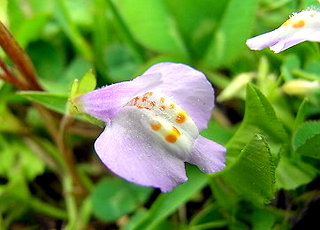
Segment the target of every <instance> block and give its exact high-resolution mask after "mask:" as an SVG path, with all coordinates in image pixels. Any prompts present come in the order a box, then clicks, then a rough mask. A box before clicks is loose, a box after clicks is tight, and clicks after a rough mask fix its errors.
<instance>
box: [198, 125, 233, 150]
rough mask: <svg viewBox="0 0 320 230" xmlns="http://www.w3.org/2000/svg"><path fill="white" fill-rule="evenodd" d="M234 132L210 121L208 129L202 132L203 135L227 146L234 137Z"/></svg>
mask: <svg viewBox="0 0 320 230" xmlns="http://www.w3.org/2000/svg"><path fill="white" fill-rule="evenodd" d="M233 133H234V131H233V130H232V129H231V128H227V127H224V126H222V125H219V124H218V123H217V122H215V121H209V124H208V128H207V129H205V130H203V131H201V135H202V136H204V137H206V138H208V139H210V140H214V141H216V142H218V143H219V144H222V145H226V144H227V143H228V141H229V140H230V138H231V137H232V135H233Z"/></svg>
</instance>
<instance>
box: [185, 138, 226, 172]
mask: <svg viewBox="0 0 320 230" xmlns="http://www.w3.org/2000/svg"><path fill="white" fill-rule="evenodd" d="M225 153H226V149H225V147H223V146H222V145H219V144H218V143H215V142H213V141H211V140H209V139H207V138H204V137H202V136H199V137H198V138H197V139H196V141H195V144H194V147H193V152H192V153H191V154H190V157H189V159H188V160H187V162H189V163H191V164H194V165H197V166H198V167H199V169H200V170H201V171H203V172H205V173H214V172H217V171H220V170H222V169H223V168H224V167H225V164H224V161H225Z"/></svg>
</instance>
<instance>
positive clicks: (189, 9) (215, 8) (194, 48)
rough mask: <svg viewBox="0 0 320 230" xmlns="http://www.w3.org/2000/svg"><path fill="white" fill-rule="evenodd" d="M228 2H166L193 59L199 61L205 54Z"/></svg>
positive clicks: (192, 0)
mask: <svg viewBox="0 0 320 230" xmlns="http://www.w3.org/2000/svg"><path fill="white" fill-rule="evenodd" d="M228 2H229V1H216V0H201V1H198V2H197V3H196V4H195V2H194V0H175V1H171V0H165V3H166V5H167V8H168V9H169V11H170V14H171V15H172V16H173V18H174V19H175V21H176V23H177V27H178V28H179V30H180V31H181V34H182V36H183V39H184V41H185V43H186V45H187V46H188V49H189V51H190V52H191V55H192V59H194V60H198V59H200V58H201V57H202V56H203V55H204V54H205V51H206V49H207V47H208V45H209V43H210V40H211V37H212V34H213V33H214V29H215V28H216V27H217V26H218V23H219V21H220V20H221V16H222V15H223V12H224V10H225V8H226V6H227V5H228Z"/></svg>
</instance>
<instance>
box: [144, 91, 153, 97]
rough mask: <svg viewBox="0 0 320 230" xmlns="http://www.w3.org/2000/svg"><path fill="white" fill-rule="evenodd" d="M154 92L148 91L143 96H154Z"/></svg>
mask: <svg viewBox="0 0 320 230" xmlns="http://www.w3.org/2000/svg"><path fill="white" fill-rule="evenodd" d="M152 94H153V92H146V93H145V94H143V96H145V97H148V96H152Z"/></svg>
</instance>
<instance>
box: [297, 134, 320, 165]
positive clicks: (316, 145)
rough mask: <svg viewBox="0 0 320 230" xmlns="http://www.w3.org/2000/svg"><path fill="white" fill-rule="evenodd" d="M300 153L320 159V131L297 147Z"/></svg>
mask: <svg viewBox="0 0 320 230" xmlns="http://www.w3.org/2000/svg"><path fill="white" fill-rule="evenodd" d="M297 152H298V153H301V154H303V155H304V156H308V157H313V158H316V159H320V133H319V134H316V135H314V136H312V137H310V138H309V139H307V140H306V142H305V143H304V144H303V145H301V146H300V147H299V148H298V149H297Z"/></svg>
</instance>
